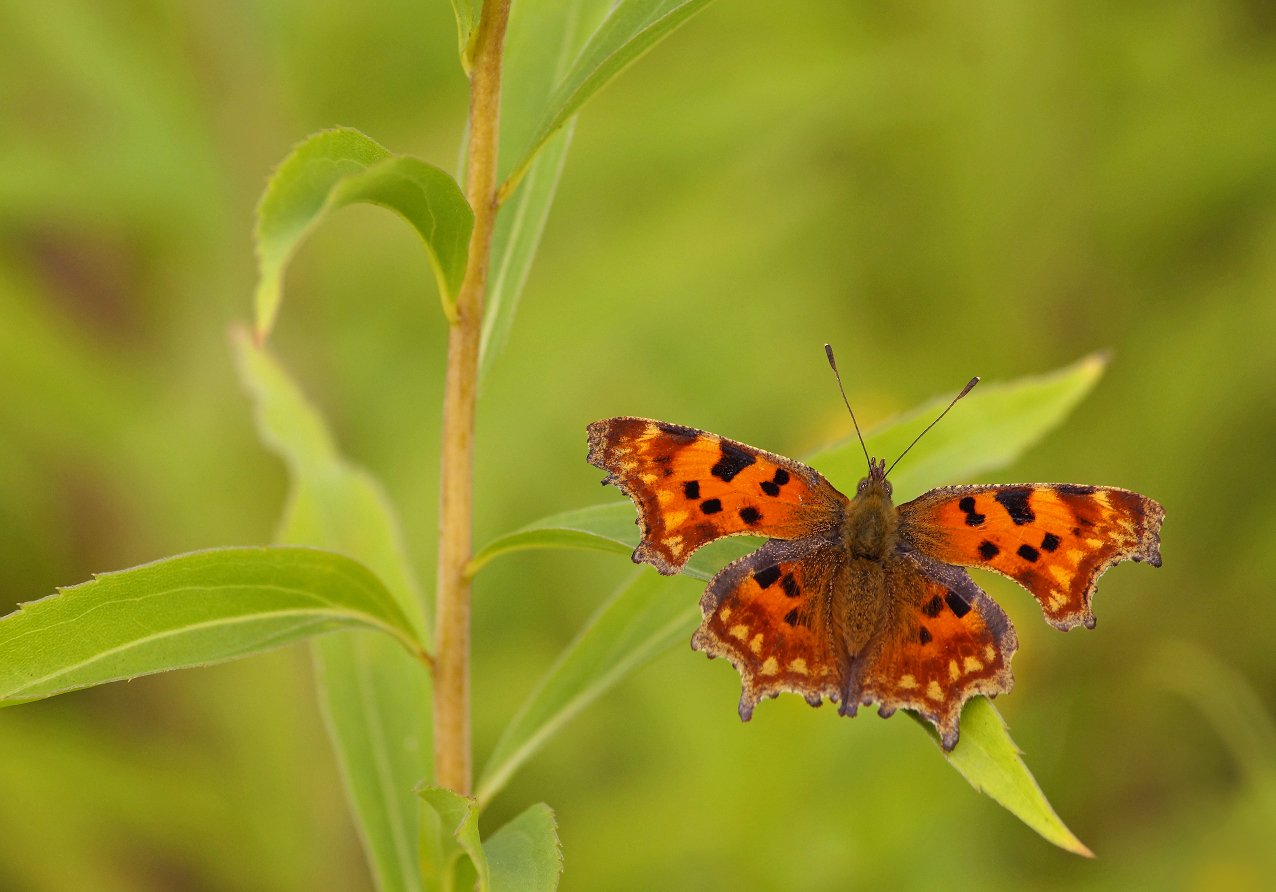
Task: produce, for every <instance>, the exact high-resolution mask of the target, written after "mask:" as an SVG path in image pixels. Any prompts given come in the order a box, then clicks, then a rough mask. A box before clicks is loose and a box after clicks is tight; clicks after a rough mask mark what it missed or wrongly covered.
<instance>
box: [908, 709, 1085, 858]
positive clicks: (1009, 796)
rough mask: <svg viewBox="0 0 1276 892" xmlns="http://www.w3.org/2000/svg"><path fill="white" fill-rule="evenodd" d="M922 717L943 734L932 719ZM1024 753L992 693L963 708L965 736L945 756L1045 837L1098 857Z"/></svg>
mask: <svg viewBox="0 0 1276 892" xmlns="http://www.w3.org/2000/svg"><path fill="white" fill-rule="evenodd" d="M919 722H920V723H921V724H922V725H923V726H924V727H925V728H926V729H927V730H928V731H929V732H930V735H931V736H932V737H934V738H935V740H936V741H938V740H939V735H937V734H936V733H935V729H934V727H933V726H932V725H931V724H930V723H929V722H923V721H920V720H919ZM941 752H942V750H941ZM1020 755H1021V751H1020V749H1019V747H1017V746H1015V742H1014V741H1013V740H1011V739H1010V732H1009V730H1008V729H1007V728H1006V720H1005V719H1003V718H1002V717H1001V713H1000V712H998V711H997V707H995V706H993V705H992V701H991V700H989V699H988V698H987V697H975V698H974V699H973V700H971V701H970V702H969V703H967V704H966V707H965V709H963V710H962V713H961V739H960V740H959V741H958V742H957V746H956V748H954V749H953V751H952V752H951V753H945V754H944V758H946V759H947V760H948V764H949V765H952V766H953V767H954V768H956V769H957V771H958V772H960V773H961V776H962V777H964V778H965V779H966V780H967V781H968V782H969V783H970V785H971V786H972V787H974V788H975V789H976V790H978V791H979V792H981V793H985V794H987V795H988V796H990V797H992V798H993V799H995V800H996V801H997V803H998V804H1000V805H1001V806H1002V807H1003V808H1005V809H1006V810H1007V811H1009V812H1010V813H1011V814H1013V815H1014V816H1015V817H1017V818H1018V819H1019V820H1021V821H1023V822H1024V823H1025V824H1027V825H1028V826H1029V827H1031V828H1032V829H1033V830H1035V831H1037V833H1039V834H1040V835H1041V836H1042V837H1043V838H1044V839H1047V840H1049V841H1050V842H1052V843H1054V844H1055V845H1057V846H1058V847H1059V848H1061V849H1066V850H1067V851H1069V852H1072V853H1074V854H1076V855H1083V856H1085V857H1086V858H1093V857H1094V852H1091V851H1090V850H1089V849H1088V848H1087V847H1086V845H1085V843H1083V842H1082V841H1081V840H1079V839H1077V837H1076V836H1075V835H1074V834H1073V832H1072V831H1071V830H1069V829H1068V827H1067V825H1065V824H1064V823H1063V821H1061V820H1060V819H1059V816H1058V815H1057V814H1055V810H1054V809H1053V808H1052V807H1051V806H1050V803H1049V801H1048V800H1047V799H1046V795H1045V793H1043V792H1041V787H1040V786H1039V785H1038V784H1037V779H1036V778H1034V777H1033V776H1032V772H1030V771H1029V770H1028V766H1026V765H1024V763H1023V759H1021V758H1019V756H1020Z"/></svg>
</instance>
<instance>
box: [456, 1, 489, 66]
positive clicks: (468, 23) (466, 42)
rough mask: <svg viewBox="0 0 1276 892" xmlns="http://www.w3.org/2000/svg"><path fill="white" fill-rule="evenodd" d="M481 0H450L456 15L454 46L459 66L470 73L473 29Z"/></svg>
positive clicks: (475, 26) (472, 52)
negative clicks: (457, 53) (458, 58)
mask: <svg viewBox="0 0 1276 892" xmlns="http://www.w3.org/2000/svg"><path fill="white" fill-rule="evenodd" d="M482 8H483V2H482V0H478V2H477V4H476V2H475V0H452V13H453V14H454V15H455V16H456V46H457V51H458V52H459V53H460V55H461V68H462V69H464V70H465V73H466V74H469V73H470V68H471V67H472V66H471V61H472V59H473V56H474V31H475V29H476V28H477V27H478V20H479V12H480V11H481V10H482Z"/></svg>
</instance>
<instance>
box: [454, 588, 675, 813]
mask: <svg viewBox="0 0 1276 892" xmlns="http://www.w3.org/2000/svg"><path fill="white" fill-rule="evenodd" d="M671 584H675V585H681V586H682V587H683V589H684V591H682V592H670V591H669V586H670V585H671ZM696 591H697V587H696V586H695V585H693V584H691V583H689V582H687V581H685V580H677V581H670V580H667V579H665V578H664V577H661V576H657V575H656V574H655V573H649V572H645V571H638V572H636V573H635V574H634V575H632V576H631V577H630V579H629V580H628V581H627V582H626V583H625V584H624V585H622V586H621V587H620V588H619V589H618V590H617V591H616V593H615V594H614V595H612V597H611V598H610V599H608V601H607V602H606V603H605V604H603V606H602V607H600V608H599V610H598V612H597V613H595V614H594V615H593V617H591V618H590V620H589V622H588V623H586V624H585V627H584V628H583V629H581V630H580V633H579V634H577V636H576V638H575V640H573V641H572V643H571V644H570V645H568V647H567V650H565V651H564V652H563V654H562V655H561V656H560V657H559V658H558V660H557V661H556V662H555V663H554V665H553V666H552V667H551V668H550V670H549V671H548V672H547V673H546V674H545V676H544V678H542V679H541V682H540V684H538V685H537V687H536V690H535V691H533V692H532V694H531V695H530V696H529V697H528V698H527V699H526V700H525V701H524V702H523V705H522V707H520V709H519V710H518V712H517V713H516V714H515V715H514V717H513V718H512V719H510V721H509V724H507V725H506V726H505V731H504V733H502V734H501V739H500V740H499V741H498V742H497V744H496V748H495V749H494V750H493V751H492V755H491V756H489V757H488V760H487V763H486V764H485V765H484V766H483V772H482V774H481V775H480V776H479V780H478V785H477V787H476V789H477V792H476V794H475V795H476V796H477V797H478V800H479V802H481V803H483V804H484V805H486V804H487V803H488V802H490V801H491V800H492V798H493V797H494V796H495V795H496V794H497V793H499V792H500V791H501V789H502V788H503V787H504V786H505V784H506V783H507V782H508V781H509V779H510V777H512V776H513V774H514V772H515V771H517V770H518V769H519V768H520V767H521V766H522V765H523V763H524V762H526V761H527V760H528V759H529V758H530V757H531V756H532V754H534V753H535V752H536V751H537V750H538V749H540V748H541V746H543V745H544V744H545V742H546V741H547V740H548V739H549V738H550V737H551V736H553V735H554V733H555V732H557V731H558V729H559V728H561V727H562V726H563V725H564V724H565V723H566V722H567V721H568V720H569V719H571V718H572V716H574V715H576V714H577V713H578V712H580V711H581V710H582V709H584V708H585V707H586V706H588V705H589V704H590V703H592V702H593V701H594V700H596V699H598V697H600V696H601V695H602V694H603V693H605V692H606V691H607V690H609V689H610V688H612V687H613V686H615V685H616V684H617V683H618V682H619V681H620V680H621V679H623V678H625V677H626V676H628V675H629V674H630V673H631V672H633V671H634V670H635V669H637V668H638V667H640V666H642V665H643V664H645V663H646V662H647V661H648V660H650V659H651V658H652V657H655V656H657V655H659V654H661V653H663V652H664V651H666V650H667V649H669V648H670V647H673V646H674V644H675V643H677V642H679V641H683V642H685V641H687V640H689V638H690V636H691V631H692V629H694V628H695V625H696V623H697V622H698V620H699V617H700V609H699V607H698V606H697V603H698V597H697V596H696ZM679 594H681V595H683V597H679Z"/></svg>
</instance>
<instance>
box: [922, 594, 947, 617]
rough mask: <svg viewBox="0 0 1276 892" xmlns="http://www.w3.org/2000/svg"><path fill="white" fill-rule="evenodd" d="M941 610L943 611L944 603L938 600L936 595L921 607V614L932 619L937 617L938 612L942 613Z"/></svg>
mask: <svg viewBox="0 0 1276 892" xmlns="http://www.w3.org/2000/svg"><path fill="white" fill-rule="evenodd" d="M943 609H944V602H943V601H942V600H941V599H940V597H939V595H936V596H935V597H933V598H931V599H930V600H929V601H927V602H926V605H925V606H924V607H922V613H924V614H926V615H927V616H929V617H930V618H931V619H934V618H935V617H937V616H939V614H940V611H942V610H943Z"/></svg>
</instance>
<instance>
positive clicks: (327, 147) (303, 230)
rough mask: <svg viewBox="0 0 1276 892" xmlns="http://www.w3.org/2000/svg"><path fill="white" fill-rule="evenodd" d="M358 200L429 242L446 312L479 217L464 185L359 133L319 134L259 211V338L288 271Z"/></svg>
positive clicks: (277, 176) (276, 179) (281, 170)
mask: <svg viewBox="0 0 1276 892" xmlns="http://www.w3.org/2000/svg"><path fill="white" fill-rule="evenodd" d="M356 202H366V203H368V204H375V205H380V206H381V207H384V208H388V209H389V210H392V211H395V212H396V213H398V214H399V215H400V216H402V217H403V218H404V219H405V220H407V221H408V223H410V224H411V225H412V227H413V228H414V229H415V230H416V231H417V234H418V235H420V236H421V239H422V241H423V242H424V243H425V248H426V254H427V255H428V256H429V259H430V265H431V266H432V267H433V269H434V274H435V277H436V279H437V280H438V286H439V296H440V298H441V300H442V301H443V308H444V312H445V313H447V314H448V315H449V317H450V316H451V315H452V304H453V302H454V300H455V296H456V291H457V289H458V288H459V287H460V284H461V279H462V277H463V276H464V275H465V263H466V255H467V252H468V250H469V243H470V231H471V230H472V229H473V227H474V214H473V212H472V211H471V210H470V206H469V205H468V204H467V203H466V201H465V196H464V195H462V194H461V190H460V187H458V186H457V184H456V181H455V180H453V179H452V178H451V177H450V176H448V174H446V173H444V172H443V171H442V170H440V169H439V168H437V167H434V166H433V165H431V164H426V163H425V162H424V161H420V160H418V159H416V158H409V157H407V156H403V155H392V154H391V153H390V152H389V151H388V150H386V149H385V148H383V147H382V146H380V145H379V144H377V143H376V142H374V141H373V140H371V139H369V138H368V137H367V136H364V135H363V134H362V133H360V132H359V131H357V130H350V129H347V128H338V129H335V130H324V131H321V132H319V133H316V134H314V135H313V136H311V137H310V138H308V139H307V140H306V141H305V142H303V143H301V144H300V145H299V146H297V147H296V148H295V149H293V151H292V153H291V154H289V155H288V157H287V158H285V159H284V160H283V163H281V164H280V165H279V167H278V169H277V170H276V171H275V173H274V175H273V176H272V177H271V178H270V183H269V184H268V185H267V187H266V192H265V194H264V195H263V196H262V199H261V203H260V204H259V205H258V207H257V229H256V241H257V262H258V283H257V293H256V296H255V299H254V303H255V306H256V317H257V323H256V328H257V336H258V338H259V339H260V338H264V337H265V336H266V335H267V334H269V332H270V330H271V328H272V327H273V326H274V322H275V317H276V316H277V315H278V312H279V304H280V302H281V301H282V299H283V276H284V269H285V268H286V267H287V265H288V262H289V260H291V258H292V255H293V253H294V252H295V251H296V249H297V247H298V246H299V245H300V244H301V242H302V241H303V240H304V239H305V237H306V236H307V235H308V234H309V233H310V231H311V230H312V229H314V227H316V226H318V225H319V224H320V223H321V222H323V220H324V219H325V218H326V217H327V215H328V214H329V213H330V212H332V211H334V210H337V209H338V208H342V207H345V206H346V205H349V204H354V203H356Z"/></svg>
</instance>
